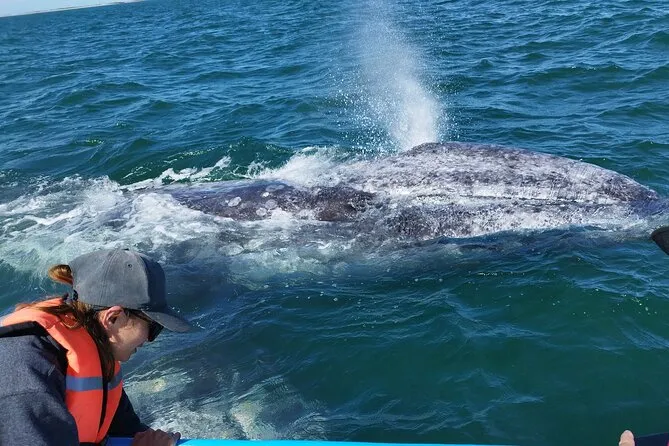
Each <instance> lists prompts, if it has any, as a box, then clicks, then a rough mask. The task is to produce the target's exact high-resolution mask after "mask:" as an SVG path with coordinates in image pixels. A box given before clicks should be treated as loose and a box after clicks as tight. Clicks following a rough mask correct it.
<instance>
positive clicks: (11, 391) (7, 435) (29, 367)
mask: <svg viewBox="0 0 669 446" xmlns="http://www.w3.org/2000/svg"><path fill="white" fill-rule="evenodd" d="M48 274H49V277H50V278H51V279H53V280H55V281H57V282H61V283H64V284H67V285H69V286H71V292H70V293H67V294H65V295H63V296H60V297H55V298H53V297H52V298H47V299H46V300H43V301H40V302H34V303H31V304H19V305H17V306H16V309H15V311H14V312H13V313H11V314H9V315H7V316H5V317H4V318H3V319H2V320H1V321H0V404H1V405H2V417H0V444H3V445H4V444H6V445H28V444H29V445H77V444H83V445H85V444H102V443H104V441H105V440H106V438H107V437H108V436H119V437H133V442H132V444H133V445H134V446H147V445H174V444H176V443H177V441H178V440H179V438H180V436H181V434H179V433H178V432H175V433H171V432H163V431H161V430H153V429H149V427H148V426H146V425H145V424H143V423H142V422H141V421H140V419H139V417H138V416H137V414H136V413H135V411H134V409H133V407H132V404H131V403H130V400H129V399H128V396H127V395H126V393H125V390H123V382H122V378H121V367H120V363H121V362H124V361H127V360H128V359H130V357H131V356H132V355H133V354H134V353H135V352H136V351H137V349H138V348H140V347H141V346H142V345H144V343H145V342H147V341H148V342H152V341H153V340H155V339H156V336H158V334H159V333H160V332H161V330H162V329H163V328H166V329H168V330H171V331H175V332H186V331H189V330H190V329H191V328H192V327H191V325H190V324H189V323H188V322H187V321H186V320H185V319H183V318H182V317H181V316H179V315H178V314H177V313H176V312H175V311H174V310H172V309H171V308H170V307H169V306H168V305H167V301H166V291H165V274H164V272H163V269H162V267H161V266H160V264H158V263H157V262H155V261H154V260H152V259H150V258H149V257H147V256H145V255H143V254H140V253H137V252H134V251H130V250H125V249H110V250H101V251H95V252H91V253H88V254H84V255H81V256H79V257H77V258H75V259H74V260H72V261H71V262H69V264H67V265H56V266H53V267H51V268H50V269H49V272H48Z"/></svg>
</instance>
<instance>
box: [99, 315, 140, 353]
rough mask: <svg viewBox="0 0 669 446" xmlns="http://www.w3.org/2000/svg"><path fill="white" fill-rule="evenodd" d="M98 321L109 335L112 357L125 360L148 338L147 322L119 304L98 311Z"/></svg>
mask: <svg viewBox="0 0 669 446" xmlns="http://www.w3.org/2000/svg"><path fill="white" fill-rule="evenodd" d="M100 322H101V324H102V326H103V327H104V329H105V332H106V333H107V336H109V342H110V344H111V348H112V352H113V353H114V359H116V360H117V361H121V362H123V361H127V360H128V359H130V357H131V356H132V355H133V354H134V353H135V352H136V351H137V349H138V348H140V347H141V346H142V345H144V343H145V342H146V341H147V340H148V337H149V322H148V321H147V320H145V319H142V318H139V317H137V316H134V315H132V314H131V313H128V312H126V311H124V310H123V308H121V307H119V306H115V307H111V308H108V309H106V310H103V311H101V312H100Z"/></svg>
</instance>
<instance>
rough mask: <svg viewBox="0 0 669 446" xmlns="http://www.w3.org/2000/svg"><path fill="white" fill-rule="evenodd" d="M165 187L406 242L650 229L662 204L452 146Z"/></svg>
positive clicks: (192, 198) (204, 205)
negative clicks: (311, 169) (308, 171)
mask: <svg viewBox="0 0 669 446" xmlns="http://www.w3.org/2000/svg"><path fill="white" fill-rule="evenodd" d="M165 191H167V192H169V193H170V194H171V195H172V196H173V197H174V198H175V199H176V200H177V201H179V202H180V203H182V204H183V205H185V206H187V207H189V208H192V209H196V210H200V211H202V212H205V213H208V214H215V215H218V216H221V217H224V218H227V219H231V220H233V221H237V222H249V223H251V222H258V221H267V220H272V219H283V220H285V219H290V220H295V221H297V222H300V223H301V227H302V228H304V227H305V226H307V227H308V226H314V227H317V228H318V230H321V231H323V230H326V229H327V228H331V229H333V230H335V229H340V230H341V229H345V230H347V231H352V232H354V233H359V234H361V235H364V236H366V237H380V238H395V239H396V238H400V239H407V240H430V239H438V238H444V237H445V238H453V239H458V238H470V237H477V236H483V235H490V234H495V233H499V232H508V231H513V232H528V231H534V232H536V231H545V230H553V229H571V228H597V229H601V230H621V229H628V228H630V227H635V226H642V227H643V228H644V231H645V230H647V229H648V226H650V225H652V224H654V223H651V222H649V218H651V217H654V216H656V215H657V214H658V213H660V212H661V210H662V209H664V207H663V206H662V203H663V200H661V199H660V197H659V195H658V194H657V193H656V192H655V191H653V190H651V189H649V188H648V187H646V186H643V185H641V184H639V183H637V182H635V181H634V180H632V179H631V178H629V177H627V176H625V175H622V174H619V173H616V172H613V171H611V170H607V169H604V168H601V167H598V166H596V165H593V164H588V163H585V162H580V161H576V160H572V159H569V158H564V157H559V156H555V155H550V154H546V153H539V152H532V151H529V150H524V149H515V148H506V147H501V146H496V145H490V144H473V143H456V142H449V143H427V144H422V145H419V146H416V147H414V148H412V149H410V150H408V151H405V152H401V153H398V154H395V155H390V156H385V157H377V158H373V159H363V160H357V161H350V162H345V163H341V164H336V165H334V166H332V167H331V168H329V169H328V170H326V171H325V172H322V173H321V174H320V175H318V177H317V178H313V177H309V176H308V175H305V177H304V178H300V177H296V176H295V175H293V176H292V178H290V179H286V178H282V177H281V174H280V172H276V173H274V174H272V173H270V174H266V175H263V176H262V177H261V178H257V179H252V180H243V181H225V182H216V183H205V184H198V185H188V186H183V185H175V186H170V187H167V188H165Z"/></svg>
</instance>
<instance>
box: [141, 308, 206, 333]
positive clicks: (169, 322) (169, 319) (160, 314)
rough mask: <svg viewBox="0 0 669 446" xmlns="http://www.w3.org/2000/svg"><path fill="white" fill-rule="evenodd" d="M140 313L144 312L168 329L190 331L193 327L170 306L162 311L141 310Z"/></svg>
mask: <svg viewBox="0 0 669 446" xmlns="http://www.w3.org/2000/svg"><path fill="white" fill-rule="evenodd" d="M142 313H144V314H146V315H147V316H148V317H150V318H151V320H154V321H156V322H158V323H159V324H160V325H162V326H163V327H165V328H167V329H168V330H169V331H176V332H178V333H185V332H187V331H192V330H193V329H194V328H195V327H193V326H192V325H191V324H190V323H189V322H188V321H187V320H186V319H184V318H182V317H181V316H179V315H178V314H177V312H175V311H174V310H172V309H171V308H167V309H165V310H163V311H147V310H142Z"/></svg>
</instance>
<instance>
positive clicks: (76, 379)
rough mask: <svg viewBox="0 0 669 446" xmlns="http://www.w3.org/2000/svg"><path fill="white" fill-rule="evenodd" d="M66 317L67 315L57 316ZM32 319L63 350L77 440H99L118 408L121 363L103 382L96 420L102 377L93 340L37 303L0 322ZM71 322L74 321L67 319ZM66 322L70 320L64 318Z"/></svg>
mask: <svg viewBox="0 0 669 446" xmlns="http://www.w3.org/2000/svg"><path fill="white" fill-rule="evenodd" d="M61 302H62V300H61V299H60V298H57V299H52V300H47V301H45V302H43V303H40V304H39V306H42V307H43V306H50V305H56V304H59V303H61ZM61 317H62V318H65V319H66V318H67V316H61ZM29 321H35V322H37V323H38V324H40V325H41V326H42V327H44V329H45V330H46V331H47V332H48V333H49V335H50V336H51V337H52V338H53V339H54V340H55V341H56V342H58V343H59V344H60V345H62V346H63V347H64V348H65V349H66V350H67V353H66V357H67V371H66V373H65V405H66V406H67V409H68V411H69V412H70V413H71V414H72V416H73V417H74V421H75V422H76V423H77V431H78V434H79V442H80V443H100V442H102V441H103V440H104V439H105V437H106V436H107V431H108V430H109V426H110V424H111V422H112V419H113V418H114V414H115V413H116V409H117V408H118V404H119V401H120V400H121V394H122V392H123V380H122V378H121V364H120V363H119V362H118V361H116V363H115V365H114V378H113V379H112V381H111V382H110V383H108V384H107V402H106V407H105V417H104V420H102V423H101V422H100V419H101V416H102V404H103V388H102V386H103V379H102V366H101V365H100V356H99V355H98V349H97V346H96V345H95V341H93V338H91V336H90V335H89V334H88V332H87V331H86V329H85V328H83V327H79V328H75V329H72V328H68V327H66V326H65V324H64V323H63V322H62V321H61V319H59V317H58V316H55V315H52V314H49V313H45V312H44V311H40V310H39V307H37V308H36V307H28V308H23V309H21V310H19V311H16V312H14V313H12V314H10V315H8V316H7V317H5V318H4V319H2V321H1V323H0V325H12V324H17V323H20V322H29ZM71 322H72V324H74V321H73V320H72V321H71ZM67 323H68V325H70V321H67Z"/></svg>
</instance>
